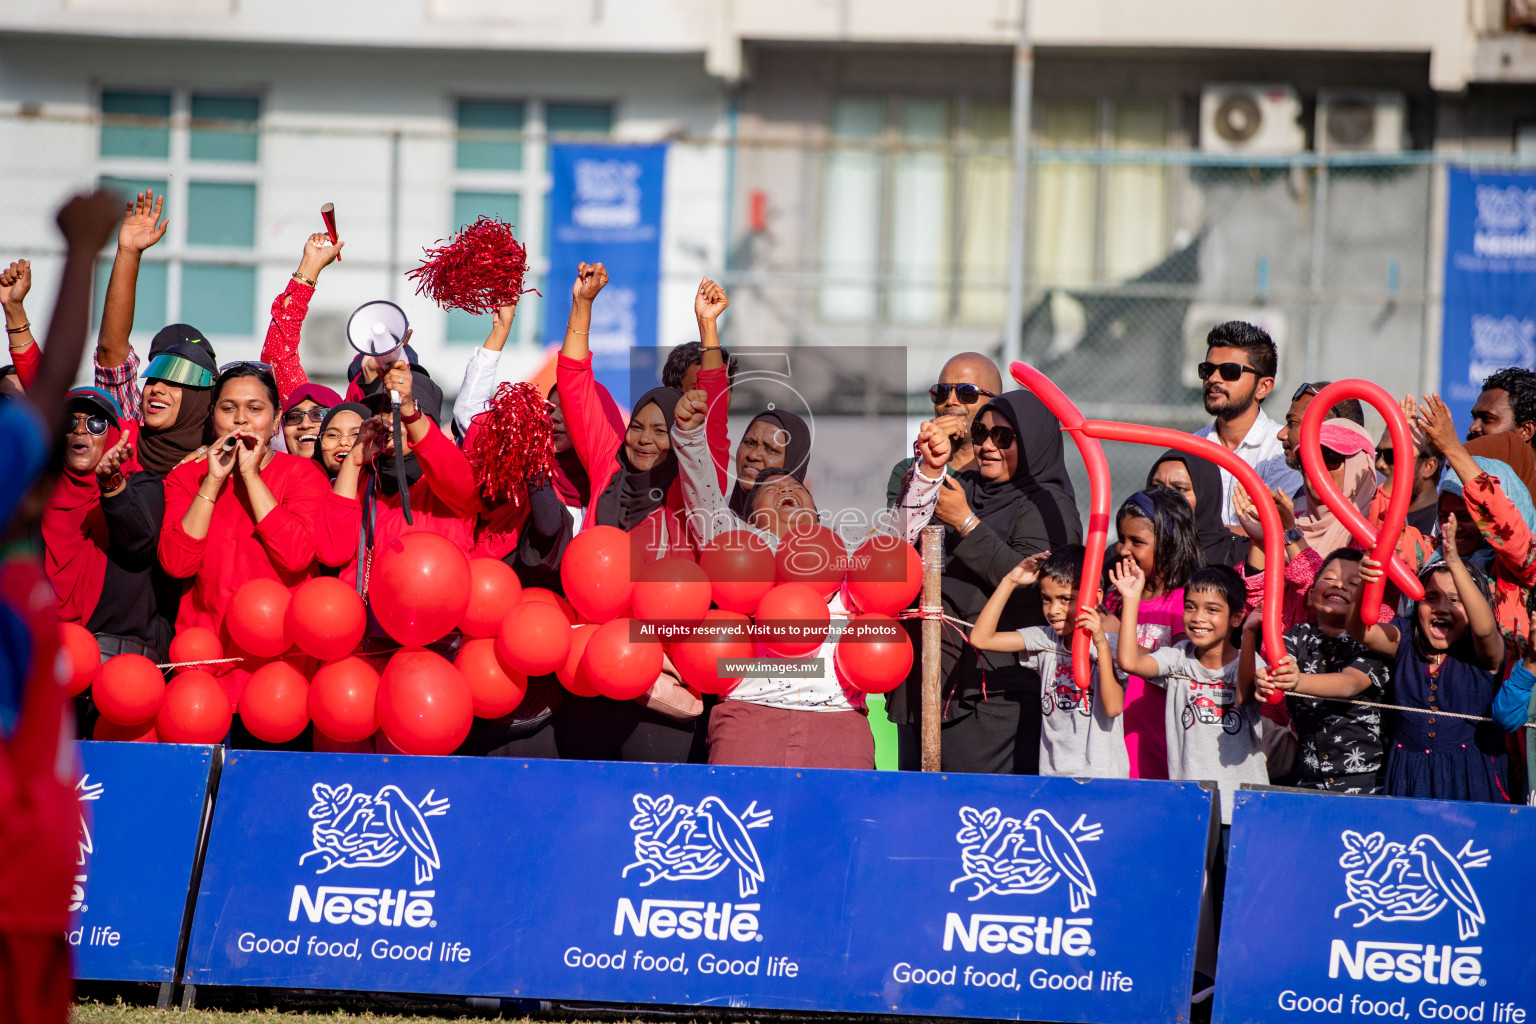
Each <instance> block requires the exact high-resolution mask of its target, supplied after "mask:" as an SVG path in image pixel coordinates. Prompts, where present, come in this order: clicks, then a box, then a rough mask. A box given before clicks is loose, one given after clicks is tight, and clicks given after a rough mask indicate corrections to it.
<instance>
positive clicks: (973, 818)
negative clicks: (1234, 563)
mask: <svg viewBox="0 0 1536 1024" xmlns="http://www.w3.org/2000/svg"><path fill="white" fill-rule="evenodd" d="M1210 814H1211V800H1210V796H1209V794H1208V793H1207V792H1205V791H1203V790H1201V789H1200V788H1199V787H1198V786H1195V785H1193V784H1188V783H1152V782H1117V781H1092V782H1077V781H1072V780H1067V779H1042V778H1018V777H989V776H936V775H928V776H920V775H917V774H915V773H899V774H898V773H894V772H855V771H814V770H807V771H789V770H782V769H763V768H730V769H725V768H719V769H717V768H709V767H706V766H702V765H649V764H645V765H642V764H612V763H599V762H589V763H581V762H570V761H565V762H562V761H531V762H521V761H512V760H507V759H501V758H483V759H482V758H473V759H458V758H438V757H420V758H412V757H404V758H389V757H376V756H364V755H355V754H341V755H336V754H291V753H280V752H239V753H232V754H230V755H229V761H228V764H227V765H226V767H225V768H224V771H223V776H222V781H221V785H220V795H219V801H218V807H217V809H216V811H215V814H214V824H213V833H212V837H211V839H210V844H209V851H208V857H207V861H206V866H205V869H204V872H203V876H202V884H201V888H200V891H199V893H198V904H197V911H196V918H195V921H194V925H193V935H192V941H191V944H190V946H189V950H188V956H187V971H186V975H185V980H186V981H187V982H189V983H196V984H207V985H266V986H280V987H299V988H318V989H363V990H371V991H396V992H420V993H458V994H474V995H485V996H502V997H522V998H561V999H576V1000H591V1001H597V1002H616V1003H664V1004H692V1005H703V1004H714V1005H731V1006H750V1007H765V1008H785V1009H795V1010H826V1011H843V1012H857V1013H891V1012H897V1013H912V1014H936V1015H945V1016H976V1017H993V1018H997V1017H1004V1018H1024V1019H1039V1020H1058V1021H1106V1022H1118V1021H1125V1022H1144V1021H1148V1020H1172V1019H1174V1017H1175V1016H1177V1015H1179V1014H1183V1013H1186V1012H1187V1010H1188V999H1189V978H1190V972H1191V967H1192V962H1193V956H1194V941H1195V931H1196V925H1197V914H1198V905H1199V898H1200V882H1201V867H1202V863H1203V858H1204V853H1205V848H1206V840H1207V835H1208V828H1209V822H1210Z"/></svg>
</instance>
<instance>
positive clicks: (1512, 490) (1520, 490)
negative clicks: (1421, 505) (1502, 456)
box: [1440, 455, 1536, 532]
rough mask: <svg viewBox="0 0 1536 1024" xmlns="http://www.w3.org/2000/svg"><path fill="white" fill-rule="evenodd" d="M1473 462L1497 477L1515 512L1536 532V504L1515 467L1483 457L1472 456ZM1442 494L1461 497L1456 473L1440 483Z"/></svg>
mask: <svg viewBox="0 0 1536 1024" xmlns="http://www.w3.org/2000/svg"><path fill="white" fill-rule="evenodd" d="M1472 461H1473V462H1475V463H1477V466H1478V468H1479V469H1481V470H1482V471H1483V472H1484V473H1487V474H1488V475H1489V476H1491V477H1497V478H1498V481H1499V489H1500V490H1501V491H1503V492H1504V496H1505V497H1506V498H1508V499H1509V502H1510V504H1512V505H1514V506H1515V511H1517V512H1519V513H1520V518H1521V519H1523V520H1525V525H1526V526H1527V527H1529V528H1530V529H1531V531H1532V532H1536V504H1533V503H1532V501H1531V492H1530V491H1528V490H1526V488H1525V484H1523V483H1521V482H1520V478H1519V477H1518V476H1516V475H1515V470H1514V467H1512V466H1510V464H1509V463H1507V462H1501V461H1499V460H1498V459H1490V458H1488V457H1486V456H1483V455H1474V456H1472ZM1440 493H1441V494H1454V495H1456V496H1457V497H1458V498H1459V497H1461V480H1460V478H1458V477H1457V476H1456V474H1455V473H1454V472H1451V473H1446V474H1445V478H1444V479H1443V480H1441V481H1440Z"/></svg>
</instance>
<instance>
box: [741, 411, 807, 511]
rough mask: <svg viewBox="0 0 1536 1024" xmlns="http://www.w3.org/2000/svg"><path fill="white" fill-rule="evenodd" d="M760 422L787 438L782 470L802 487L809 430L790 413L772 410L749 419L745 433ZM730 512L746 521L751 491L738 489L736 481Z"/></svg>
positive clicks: (799, 419) (803, 422) (749, 509)
mask: <svg viewBox="0 0 1536 1024" xmlns="http://www.w3.org/2000/svg"><path fill="white" fill-rule="evenodd" d="M761 420H768V421H769V422H771V423H773V424H774V425H776V426H777V427H778V429H779V430H780V431H782V432H783V433H784V435H785V437H786V438H787V439H788V440H786V441H785V443H784V471H785V472H787V473H788V474H789V475H790V476H792V477H794V478H795V479H796V480H798V481H800V482H801V483H802V484H803V483H805V472H806V470H807V469H809V468H810V465H811V428H810V427H808V426H806V423H805V420H803V419H801V418H800V417H799V416H796V415H795V414H794V413H792V412H781V411H780V410H777V409H774V410H771V411H769V412H760V413H758V414H757V415H756V416H754V417H752V423H748V424H747V430H748V431H750V430H751V429H752V425H753V424H754V423H757V422H759V421H761ZM742 437H743V438H745V437H746V431H743V432H742ZM738 448H739V442H738ZM731 511H732V512H734V513H736V518H738V519H746V518H747V516H748V515H749V514H750V513H751V511H752V492H751V491H750V490H748V489H746V488H744V487H742V486H741V481H740V480H737V481H736V486H735V487H734V488H732V490H731Z"/></svg>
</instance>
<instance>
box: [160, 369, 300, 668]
mask: <svg viewBox="0 0 1536 1024" xmlns="http://www.w3.org/2000/svg"><path fill="white" fill-rule="evenodd" d="M212 394H213V402H212V405H213V414H212V417H211V420H210V431H209V432H210V434H211V436H212V440H211V441H210V442H209V444H208V446H207V449H208V453H207V458H206V459H204V460H203V461H192V462H188V463H186V464H185V465H182V466H178V467H177V468H176V469H174V470H172V472H171V475H170V476H168V477H167V478H166V480H165V518H164V521H163V526H162V528H161V531H160V564H161V565H163V566H164V567H165V571H166V572H167V573H169V574H170V575H171V576H174V577H176V578H178V579H185V580H189V581H190V585H189V586H188V587H187V589H186V592H185V593H184V594H183V595H182V598H181V608H180V611H179V612H178V614H177V616H176V628H177V629H178V630H182V629H186V628H188V627H190V626H204V627H206V628H208V629H211V630H213V631H214V632H215V633H218V634H220V635H221V636H224V637H225V638H226V639H227V636H228V634H227V633H225V632H224V630H223V627H224V618H225V615H226V614H227V613H228V611H229V604H230V600H231V599H232V598H233V596H234V593H235V591H236V590H238V589H239V588H240V585H241V584H243V583H245V582H247V581H248V580H253V579H274V580H277V581H279V582H281V583H282V584H284V585H285V586H288V587H293V586H295V585H297V584H299V583H301V582H303V581H304V580H306V579H308V578H309V577H310V576H312V575H314V574H315V570H314V562H315V530H316V524H317V523H318V522H319V521H320V515H321V509H322V507H323V506H324V503H325V498H326V487H325V475H324V474H322V473H321V472H319V470H318V469H317V468H316V467H315V464H314V463H313V462H312V461H311V460H309V459H301V458H299V457H298V456H297V455H289V454H286V453H283V452H274V451H273V450H272V438H273V436H274V435H275V434H276V433H277V429H278V425H277V408H278V398H277V382H276V381H274V380H273V379H272V374H271V373H270V372H269V371H267V370H265V369H262V368H261V367H260V366H259V365H257V364H255V363H235V364H233V365H231V366H229V367H228V368H227V369H225V370H224V371H223V372H221V373H220V374H219V376H218V379H217V380H216V381H215V382H214V386H213V389H212ZM228 649H229V648H228V646H226V650H228ZM249 676H250V667H249V665H248V664H241V665H237V666H235V667H234V668H232V669H230V671H229V672H228V673H227V674H226V675H225V676H224V677H223V681H224V683H225V686H226V687H227V688H228V689H229V691H230V693H231V695H233V696H236V697H238V695H239V692H240V690H241V689H242V688H243V687H244V685H245V681H246V679H247V678H249Z"/></svg>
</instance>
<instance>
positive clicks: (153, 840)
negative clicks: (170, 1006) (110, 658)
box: [65, 743, 216, 982]
mask: <svg viewBox="0 0 1536 1024" xmlns="http://www.w3.org/2000/svg"><path fill="white" fill-rule="evenodd" d="M215 749H216V748H214V747H205V746H189V745H182V744H174V743H82V744H80V761H81V766H82V772H81V775H80V778H79V779H77V780H76V782H75V795H76V796H77V797H79V799H80V838H79V842H78V844H77V845H78V849H77V851H76V859H75V885H74V891H73V892H72V893H71V895H70V903H69V913H70V918H69V931H68V932H67V933H66V936H65V937H66V938H67V939H68V940H69V945H70V948H71V950H72V951H73V953H74V960H75V971H74V976H75V977H77V978H94V979H99V980H108V981H160V982H165V981H171V980H172V979H173V978H174V977H175V972H176V953H177V949H178V947H179V945H180V943H181V931H182V924H183V922H184V920H185V917H186V913H187V890H188V888H190V886H191V883H192V866H193V861H194V860H195V858H196V857H197V842H198V836H199V833H200V831H201V828H202V822H203V810H204V805H205V803H206V798H207V795H208V775H209V772H210V771H211V769H212V767H213V759H214V756H215V753H214V752H215Z"/></svg>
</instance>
